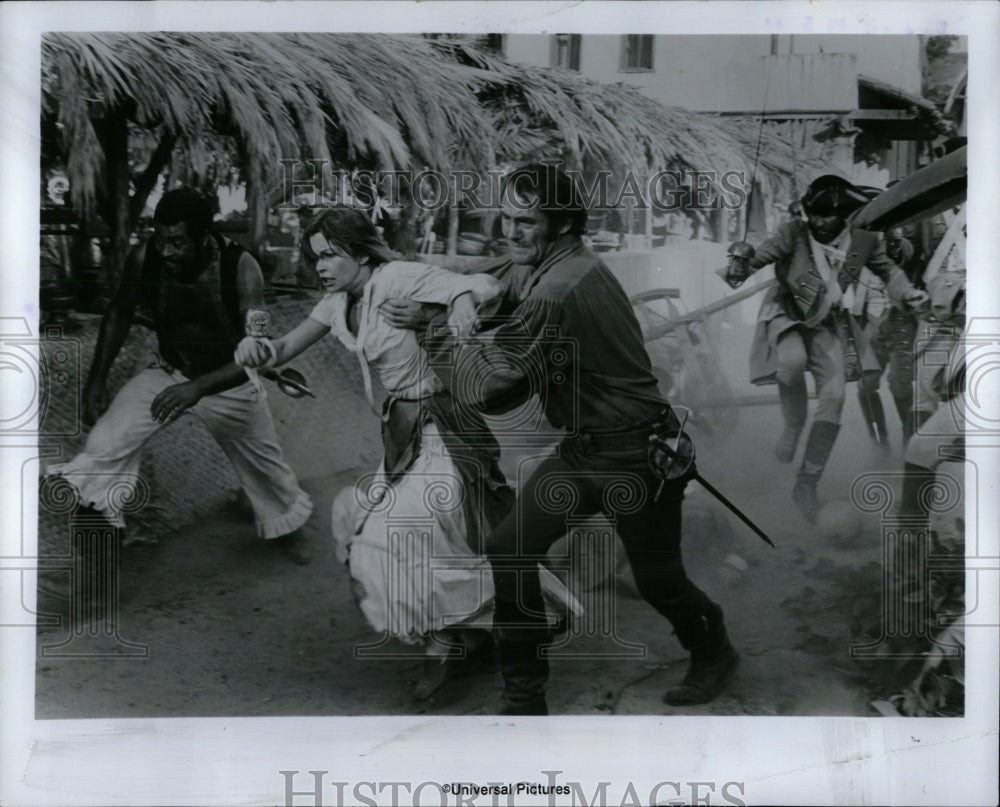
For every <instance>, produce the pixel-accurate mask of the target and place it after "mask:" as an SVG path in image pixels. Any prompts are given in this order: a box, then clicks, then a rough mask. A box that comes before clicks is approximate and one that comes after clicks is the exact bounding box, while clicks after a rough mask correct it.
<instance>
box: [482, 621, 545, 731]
mask: <svg viewBox="0 0 1000 807" xmlns="http://www.w3.org/2000/svg"><path fill="white" fill-rule="evenodd" d="M494 635H495V639H496V645H497V650H498V652H499V656H500V673H501V675H502V676H503V694H502V695H501V696H500V705H499V706H498V707H497V714H500V715H547V714H548V713H549V707H548V704H547V703H546V702H545V684H546V682H547V681H548V680H549V660H548V659H547V658H545V657H543V656H542V654H541V650H542V647H543V645H544V644H546V640H545V639H547V638H548V637H545V639H543V637H541V636H530V637H524V638H521V637H517V638H513V637H510V636H509V635H508V633H507V632H506V631H504V630H498V631H496V633H495V634H494Z"/></svg>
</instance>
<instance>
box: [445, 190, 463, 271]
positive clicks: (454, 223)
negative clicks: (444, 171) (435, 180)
mask: <svg viewBox="0 0 1000 807" xmlns="http://www.w3.org/2000/svg"><path fill="white" fill-rule="evenodd" d="M455 190H456V189H455V183H454V182H449V183H448V241H447V242H446V244H445V254H446V255H457V254H458V204H459V202H460V201H461V200H460V199H459V198H458V197H457V195H456V193H455Z"/></svg>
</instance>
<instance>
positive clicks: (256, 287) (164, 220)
mask: <svg viewBox="0 0 1000 807" xmlns="http://www.w3.org/2000/svg"><path fill="white" fill-rule="evenodd" d="M211 224H212V208H211V206H210V204H209V202H208V201H207V200H206V199H205V198H204V197H203V196H201V195H200V194H198V193H196V192H194V191H192V190H189V189H178V190H173V191H170V192H168V193H165V194H164V195H163V198H161V199H160V201H159V203H158V204H157V206H156V211H155V212H154V214H153V226H154V228H155V235H154V236H153V237H152V238H151V239H150V240H149V241H146V242H143V243H141V244H139V245H137V246H136V247H135V248H134V249H133V250H132V252H131V253H130V254H129V257H128V260H127V261H126V265H125V272H124V276H123V278H122V282H121V285H120V286H119V288H118V291H117V293H116V294H115V296H114V298H113V300H112V301H111V304H110V306H109V307H108V310H107V313H106V314H105V316H104V320H103V321H102V323H101V332H100V336H99V337H98V340H97V347H96V349H95V352H94V360H93V364H92V365H91V368H90V375H89V376H88V378H87V385H86V388H85V390H84V421H85V422H86V423H88V424H93V428H92V429H91V430H90V434H88V435H87V442H86V445H85V446H84V449H83V451H82V452H81V453H80V454H78V455H77V456H76V457H74V458H73V459H72V460H70V461H69V462H65V463H61V464H58V465H52V466H50V467H49V468H48V471H47V473H48V475H57V476H61V477H62V478H63V479H64V480H65V481H66V482H68V483H69V484H71V485H72V486H73V487H74V488H75V489H76V491H77V494H78V496H79V499H80V509H82V510H83V511H84V512H88V513H89V514H100V515H101V516H103V517H104V518H105V519H106V520H107V521H108V523H109V524H110V525H111V526H113V527H116V528H118V529H119V530H120V529H121V528H122V527H123V526H124V524H123V519H122V516H121V513H120V512H118V511H117V510H116V509H115V501H116V500H120V499H121V496H120V495H114V496H113V495H111V493H112V490H113V489H115V488H118V493H119V494H120V493H121V486H123V485H124V486H128V487H132V486H134V479H135V477H136V475H137V473H138V471H139V461H140V454H141V451H142V448H143V446H144V445H145V443H146V441H147V440H149V438H150V437H152V436H153V435H154V434H156V432H158V431H159V430H160V429H162V428H163V427H164V426H166V425H168V424H170V423H172V422H173V421H174V420H176V419H177V418H178V417H180V416H181V415H184V414H186V413H191V414H193V415H197V416H198V417H199V418H200V419H201V421H202V422H203V423H204V424H205V426H206V427H207V428H208V430H209V432H210V433H211V434H212V436H213V437H214V438H215V439H216V441H217V442H218V443H219V446H220V447H221V448H222V450H223V451H224V452H225V454H226V456H227V457H228V458H229V460H230V462H231V463H232V464H233V469H234V470H235V471H236V474H237V476H238V477H239V480H240V483H241V484H242V486H243V490H244V491H245V492H246V494H247V497H248V498H249V500H250V504H251V506H252V507H253V512H254V519H255V521H256V523H257V533H258V535H260V537H262V538H264V539H268V540H273V542H274V544H275V545H277V546H279V547H280V548H282V549H283V550H284V552H285V553H286V554H287V555H288V557H289V558H290V559H291V560H292V561H294V562H295V563H300V564H302V563H307V562H308V560H309V558H308V555H307V554H306V551H305V547H304V542H305V539H304V537H303V536H302V535H301V533H300V532H299V528H300V527H301V526H302V525H303V524H305V522H306V521H307V520H308V518H309V516H310V514H311V513H312V502H311V501H310V499H309V496H308V495H306V493H305V492H304V491H303V490H302V489H301V488H300V487H299V485H298V482H297V480H296V478H295V474H294V473H293V472H292V469H291V468H289V467H288V465H286V464H285V461H284V459H283V457H282V453H281V448H280V446H279V445H278V438H277V434H276V433H275V429H274V423H273V421H272V420H271V413H270V411H269V410H268V408H267V403H266V401H265V393H264V390H263V389H262V388H261V387H260V385H259V384H260V382H259V381H254V380H252V379H250V378H248V377H247V373H246V371H245V370H244V369H243V368H242V367H237V366H236V365H235V364H234V363H233V350H234V349H235V348H236V345H237V344H238V343H239V341H240V337H242V336H243V335H244V334H247V333H252V332H262V331H266V330H267V326H268V323H269V320H270V315H269V313H268V312H267V311H266V310H265V308H264V298H263V285H264V278H263V276H262V274H261V271H260V266H259V265H258V264H257V261H256V260H254V258H253V257H252V256H251V255H250V253H248V252H247V251H246V250H244V249H243V248H242V247H240V246H239V245H237V244H235V243H233V242H231V241H228V240H226V239H225V238H223V237H222V236H220V235H218V234H217V233H215V232H214V231H213V230H212V228H211ZM139 306H142V307H145V308H148V309H149V310H151V311H153V312H154V321H155V329H156V335H157V339H158V346H159V355H158V356H157V359H156V361H155V362H153V363H152V364H150V365H149V366H148V367H147V368H146V369H144V370H142V371H140V372H139V373H138V374H137V375H135V376H134V377H133V378H132V379H131V380H130V381H129V382H128V383H126V384H125V386H124V387H122V388H121V390H119V392H118V394H117V395H116V396H115V398H114V400H112V401H109V400H108V390H107V377H108V372H109V371H110V370H111V366H112V364H113V363H114V360H115V357H116V356H117V355H118V352H119V351H120V350H121V348H122V345H123V344H124V343H125V339H126V337H127V336H128V332H129V330H130V328H131V326H132V320H133V314H134V312H135V309H136V308H137V307H139ZM95 421H96V422H95Z"/></svg>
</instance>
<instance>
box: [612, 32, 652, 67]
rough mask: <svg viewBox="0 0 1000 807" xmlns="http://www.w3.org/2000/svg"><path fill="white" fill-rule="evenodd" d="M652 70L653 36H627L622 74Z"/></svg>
mask: <svg viewBox="0 0 1000 807" xmlns="http://www.w3.org/2000/svg"><path fill="white" fill-rule="evenodd" d="M652 69H653V36H652V34H627V35H626V36H623V37H622V56H621V65H620V70H621V71H622V72H627V71H633V72H638V71H644V70H652Z"/></svg>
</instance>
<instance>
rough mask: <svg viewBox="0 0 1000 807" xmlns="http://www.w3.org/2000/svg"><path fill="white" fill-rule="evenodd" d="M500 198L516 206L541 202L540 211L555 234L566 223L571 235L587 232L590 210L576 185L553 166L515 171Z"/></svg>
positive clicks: (533, 166) (538, 166)
mask: <svg viewBox="0 0 1000 807" xmlns="http://www.w3.org/2000/svg"><path fill="white" fill-rule="evenodd" d="M501 194H502V198H503V200H504V201H510V202H512V203H513V204H515V205H517V204H520V203H521V201H520V200H522V199H526V198H528V199H532V198H533V199H538V209H539V210H540V211H541V213H542V214H543V215H544V216H545V218H546V219H547V220H548V222H549V226H550V228H551V229H552V231H553V233H558V232H559V230H560V229H561V228H562V227H563V225H564V224H567V223H568V224H569V225H570V227H569V233H570V234H571V235H583V234H584V233H585V232H586V231H587V208H586V207H584V205H583V199H582V198H581V196H580V191H579V189H578V188H577V186H576V183H575V182H574V181H573V180H572V178H571V177H570V176H569V175H568V174H566V172H564V171H562V170H560V169H559V168H558V167H556V166H555V165H553V164H551V163H529V164H528V165H523V166H521V167H520V168H516V169H514V170H513V171H511V172H510V173H509V174H508V175H507V176H506V177H504V181H503V186H502V188H501Z"/></svg>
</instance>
